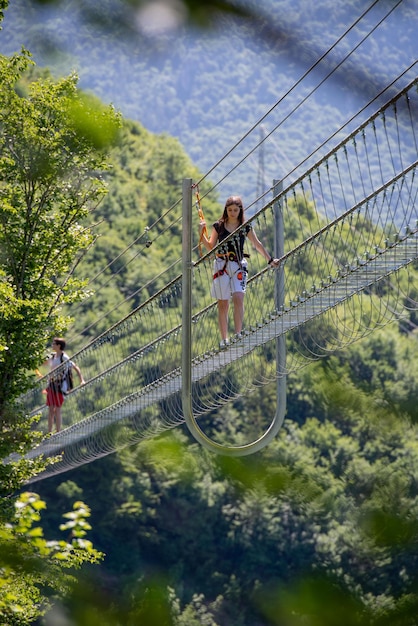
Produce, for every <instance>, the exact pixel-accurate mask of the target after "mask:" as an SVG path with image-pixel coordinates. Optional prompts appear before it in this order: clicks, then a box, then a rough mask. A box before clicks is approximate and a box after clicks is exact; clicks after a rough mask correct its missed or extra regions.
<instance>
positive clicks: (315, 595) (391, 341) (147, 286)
mask: <svg viewBox="0 0 418 626" xmlns="http://www.w3.org/2000/svg"><path fill="white" fill-rule="evenodd" d="M13 4H15V5H16V7H17V13H14V17H13V20H16V21H13V24H14V27H13V29H10V27H9V26H8V23H7V19H6V20H5V24H4V31H3V32H2V33H1V34H0V40H1V41H2V46H0V50H2V51H4V49H5V48H6V47H7V48H8V51H11V50H10V48H13V49H18V48H19V47H20V45H21V44H22V43H23V42H24V41H25V38H24V36H23V33H24V32H26V31H27V32H28V33H30V34H31V35H34V34H36V33H37V32H38V29H40V28H41V27H40V23H39V22H38V9H37V8H36V5H34V4H33V3H28V2H25V3H23V2H21V1H20V0H19V2H18V1H16V3H13ZM276 4H277V3H276ZM362 4H363V3H361V2H360V1H358V2H355V3H335V2H331V1H329V2H328V1H327V2H321V3H308V2H306V3H305V2H304V3H295V2H293V1H292V0H288V1H286V2H283V3H281V4H280V6H281V9H282V13H283V15H284V19H286V24H287V25H290V26H291V27H292V29H294V30H293V31H292V32H293V34H294V39H293V43H292V45H291V46H290V47H289V52H287V53H286V54H285V53H284V51H283V48H282V47H281V46H280V42H279V41H278V42H277V48H276V47H275V45H274V42H272V40H271V39H269V38H267V37H266V38H265V39H264V38H263V39H262V41H261V42H260V41H258V43H256V42H255V41H254V39H253V33H252V31H251V29H249V26H248V25H247V26H245V25H243V24H239V25H235V26H234V27H232V26H231V25H230V24H229V28H228V30H227V31H226V32H223V34H222V37H221V38H220V39H219V40H217V41H216V42H214V39H213V35H212V34H211V33H210V32H209V33H206V34H205V35H203V34H202V33H199V35H198V36H197V37H196V36H194V37H192V36H191V35H186V34H184V37H179V38H178V40H177V41H176V45H175V46H173V47H172V54H171V55H170V56H167V55H165V54H164V53H163V51H162V50H161V55H155V50H152V49H151V47H150V49H149V51H148V52H147V51H144V49H143V48H141V50H140V51H138V54H137V55H135V54H134V53H133V52H132V41H129V40H128V39H127V38H126V39H124V38H123V37H122V33H121V32H117V33H116V37H115V36H114V35H112V36H110V34H108V35H107V36H106V37H105V36H103V37H101V38H96V37H95V34H94V33H95V31H94V30H90V28H91V26H90V27H89V26H88V25H86V24H83V23H79V22H77V21H76V22H75V24H76V27H77V28H78V29H79V30H80V32H81V33H82V34H83V38H82V39H79V38H78V37H77V36H76V33H75V30H74V28H75V26H74V24H73V22H72V21H71V20H70V21H66V20H67V18H68V16H69V15H70V14H73V15H74V16H76V12H75V4H74V3H67V4H66V6H65V7H64V8H63V9H62V11H63V13H62V15H61V18H59V17H57V16H56V15H55V14H54V16H53V18H51V14H50V13H49V11H48V10H42V13H41V17H42V21H44V22H45V23H46V24H47V26H48V28H49V29H51V32H52V33H53V35H54V37H55V36H58V39H59V42H58V43H60V44H62V43H63V42H64V39H66V40H67V42H70V43H71V47H72V52H73V53H74V55H75V56H74V58H77V59H81V58H83V63H84V64H83V66H82V68H81V71H80V74H81V78H82V85H83V86H84V87H88V88H91V89H94V91H96V93H97V94H99V95H100V96H101V97H102V98H103V99H104V100H105V101H113V102H115V104H116V105H117V106H118V107H120V108H121V109H123V112H124V115H125V119H124V121H123V127H122V130H121V135H120V140H119V145H118V146H117V147H116V148H115V149H114V150H113V152H112V154H111V157H110V168H109V171H108V173H107V174H106V183H107V185H108V195H107V196H106V198H105V199H104V200H103V201H102V203H101V204H100V205H99V206H98V208H97V209H96V210H95V211H94V213H93V214H92V216H91V219H92V220H93V221H94V222H96V224H97V225H96V227H95V229H94V230H95V233H96V235H97V240H96V243H95V245H94V246H93V247H91V248H90V249H89V250H88V252H87V254H86V255H85V256H84V258H83V259H82V260H80V262H79V263H78V264H77V267H76V275H77V276H78V277H80V278H84V279H88V280H89V284H88V286H87V288H88V289H90V290H91V292H92V293H91V295H90V296H89V297H87V298H86V299H85V300H84V302H82V303H81V304H77V303H75V304H73V305H71V306H68V307H67V309H66V313H68V315H69V316H71V317H72V318H73V319H74V322H72V323H71V324H70V325H69V328H68V335H67V338H68V341H69V352H70V353H73V352H76V350H77V349H78V348H79V347H81V346H82V345H84V344H85V343H87V342H88V341H89V340H90V339H91V338H92V337H96V336H98V335H99V334H100V333H101V332H102V331H104V330H105V329H106V328H108V327H109V326H111V325H112V324H113V323H115V322H116V321H117V320H119V319H121V318H122V317H123V316H124V315H126V314H127V313H128V312H129V311H131V310H132V309H133V308H134V307H136V306H138V304H140V303H141V302H143V301H144V300H145V299H146V298H147V297H148V295H150V294H151V293H154V292H155V291H156V290H157V289H158V288H159V287H160V286H161V285H163V284H165V283H166V282H167V281H168V280H169V279H171V278H172V277H173V276H175V275H177V274H178V273H179V272H180V268H179V266H178V263H177V261H178V259H179V258H180V254H181V222H180V220H179V217H180V207H178V209H177V210H173V211H170V212H168V209H169V208H171V207H172V206H173V205H174V204H175V203H176V202H177V201H178V198H179V197H180V192H181V181H182V179H183V178H185V177H191V178H192V179H193V180H196V179H198V178H199V176H200V174H201V172H202V171H204V170H205V169H206V168H207V167H209V166H210V165H211V164H212V163H213V162H214V161H215V160H216V159H217V158H219V156H220V155H221V154H223V152H224V151H225V150H226V149H228V147H229V146H230V145H231V143H233V141H235V140H236V139H237V137H239V136H240V134H241V133H242V132H245V130H246V129H247V128H248V127H249V126H250V125H251V124H252V122H253V120H254V119H255V118H257V117H258V116H259V115H260V114H262V113H264V110H265V107H266V106H270V105H271V104H272V103H273V102H275V101H276V99H277V96H278V93H284V91H285V90H286V89H287V88H289V87H290V86H291V85H292V84H293V81H294V79H295V76H296V75H299V74H300V73H301V71H302V65H301V61H300V59H305V61H306V63H307V64H308V65H309V64H310V63H311V62H312V61H313V60H314V58H315V55H316V53H317V52H318V51H319V50H320V49H322V46H323V45H329V43H330V42H331V41H332V40H333V38H335V34H336V31H334V33H331V29H330V30H329V31H325V30H324V24H325V23H326V22H329V24H333V25H337V26H338V29H339V30H340V31H341V30H343V29H344V28H345V23H346V22H347V20H348V19H349V18H350V17H351V18H352V13H351V12H350V7H351V8H352V7H353V6H356V7H357V8H359V7H360V6H362ZM273 5H274V6H275V3H272V4H271V5H270V6H273ZM383 5H386V3H381V6H383ZM414 6H415V3H414V2H411V3H408V2H405V3H404V6H403V8H402V11H401V15H402V20H401V21H400V22H399V30H397V31H396V35H395V34H394V33H393V32H392V31H390V32H387V29H385V28H386V27H383V31H384V38H383V39H379V40H377V41H379V42H380V44H381V46H380V48H379V55H378V56H379V64H378V65H377V66H376V67H373V68H372V66H371V65H370V64H369V63H368V52H367V51H366V50H362V51H361V54H360V56H359V57H358V58H356V60H355V63H354V61H353V65H352V66H350V68H351V70H352V73H349V72H347V73H344V74H341V75H340V79H339V80H338V81H336V82H333V83H332V86H333V89H332V90H330V91H329V92H328V91H323V92H322V93H321V95H319V94H318V96H317V97H315V100H314V104H312V106H310V107H309V110H308V109H304V112H303V113H301V115H300V117H298V118H297V119H298V123H297V124H296V118H293V121H292V124H291V125H290V126H288V127H286V128H284V129H283V131H282V132H281V135H280V139H279V141H278V145H279V148H280V150H279V154H280V155H283V154H284V153H286V157H283V156H281V157H280V158H282V159H284V158H286V159H290V163H292V162H294V163H296V162H297V161H298V160H299V159H300V158H301V156H304V155H305V154H306V153H307V152H309V151H310V150H311V147H312V146H313V145H316V144H317V143H319V142H320V141H321V139H322V138H323V136H325V135H326V134H327V133H328V132H329V131H330V130H331V129H336V128H338V126H339V124H340V123H341V120H342V119H343V118H345V117H346V115H348V114H349V112H350V111H351V110H352V109H353V108H354V109H355V110H357V108H358V102H359V101H358V96H359V94H365V98H368V97H369V96H370V95H371V94H372V93H374V92H373V89H372V87H374V89H377V88H378V86H379V85H380V84H381V81H383V82H385V80H387V78H388V75H389V74H391V73H392V74H394V73H396V72H397V71H398V69H399V66H400V65H401V64H402V63H404V64H405V63H406V62H407V59H409V58H410V57H411V55H413V54H415V51H414V46H415V45H416V43H415V36H413V35H412V33H413V32H414V29H415V24H416V19H417V14H416V12H414V11H413V8H414ZM11 8H12V7H11ZM35 17H36V19H35ZM51 20H52V21H51ZM57 20H58V21H57ZM59 20H62V22H60V21H59ZM278 20H279V18H278ZM28 23H31V24H32V28H28ZM242 29H243V30H242ZM246 29H247V30H246ZM243 33H244V35H243ZM57 34H58V35H57ZM246 34H248V36H246ZM195 35H196V34H195ZM32 41H33V42H35V43H36V38H35V39H33V40H32ZM377 41H374V42H373V43H371V44H370V46H371V48H373V49H374V47H376V46H378V43H377ZM389 41H390V42H391V45H390V46H388V42H389ZM43 43H44V44H46V43H51V41H50V42H46V40H45V39H44V40H43ZM6 44H7V45H6ZM26 45H27V46H28V47H29V48H30V49H33V51H34V52H35V53H36V54H38V52H37V49H36V46H31V44H30V41H29V40H27V41H26ZM161 45H162V44H161ZM3 46H4V47H3ZM381 50H384V52H385V54H381ZM44 51H45V49H44ZM369 51H370V50H369ZM39 54H40V52H39ZM273 56H275V57H276V58H275V59H274V60H273ZM373 58H375V57H373ZM252 60H253V61H254V64H253V63H252V62H251V61H252ZM68 62H69V61H68V60H65V63H64V65H66V64H68ZM208 68H209V69H210V68H212V70H213V71H212V72H210V71H209V69H208ZM358 68H361V70H360V73H359V71H358ZM282 77H283V78H282ZM281 80H283V84H281ZM133 85H134V87H133ZM336 85H337V87H336ZM370 89H371V91H370ZM307 91H308V89H307V88H306V89H305V90H304V93H307ZM293 104H294V103H293ZM289 107H290V108H291V107H292V105H289ZM279 118H280V115H279ZM279 118H278V119H279ZM276 121H277V120H276ZM265 157H266V161H267V162H266V170H268V174H269V176H270V175H271V176H273V175H275V172H276V171H277V167H279V169H280V168H282V164H280V163H279V165H278V161H277V155H276V154H274V155H273V153H270V155H269V154H268V153H266V154H265ZM258 165H259V163H258V161H257V158H256V159H255V161H253V163H252V168H253V174H252V175H251V176H248V173H247V174H246V175H245V177H243V175H242V174H241V173H239V174H238V175H237V178H236V179H234V181H233V182H231V183H230V182H228V184H231V185H232V184H235V183H236V184H237V186H238V187H239V188H240V191H241V190H244V191H245V190H247V191H248V193H249V194H250V193H252V192H253V191H254V187H255V184H256V183H255V181H256V178H257V177H256V170H257V168H258ZM283 167H284V166H283ZM286 167H289V163H288V164H287V166H286ZM244 178H245V180H244ZM210 184H211V183H210V181H209V180H208V181H205V182H204V184H203V186H202V189H201V191H202V193H205V191H207V190H208V189H209V188H210ZM234 191H235V189H234ZM224 199H225V194H224V190H215V191H213V192H211V193H210V195H209V196H208V197H206V198H205V206H204V208H205V214H206V217H207V220H208V222H210V221H211V220H212V219H213V218H215V217H217V216H218V215H219V212H220V207H221V206H222V205H223V200H224ZM303 208H304V209H306V208H309V207H306V206H305V205H303ZM196 224H197V221H196ZM301 224H302V225H303V211H301V215H300V221H299V224H298V225H301ZM286 233H287V236H288V240H287V245H289V246H290V245H291V244H292V242H294V240H293V239H292V231H291V229H288V230H287V231H286ZM196 235H197V230H196ZM341 245H344V242H341ZM76 261H77V260H76ZM415 270H416V271H418V268H414V269H412V270H411V274H410V275H409V278H408V277H407V276H405V281H406V280H410V281H411V284H414V283H416V274H415V273H414V271H415ZM300 271H301V272H303V271H304V270H303V268H301V269H300ZM400 284H401V285H402V282H401V281H400ZM383 288H384V286H383ZM405 291H406V289H405ZM408 291H409V289H408ZM355 306H356V305H353V307H355ZM353 310H354V312H355V313H356V314H357V315H358V317H356V316H354V317H355V319H358V320H361V319H362V316H365V317H366V316H367V315H368V312H367V311H365V310H360V308H358V309H355V308H353ZM416 324H417V315H416V312H414V311H413V310H411V311H410V312H409V313H405V316H404V318H403V319H399V320H397V321H395V322H394V323H393V324H392V325H390V326H387V327H384V328H382V329H378V330H376V331H375V332H374V333H372V334H371V335H369V336H367V337H365V338H364V339H363V340H362V341H361V342H358V343H356V344H354V345H352V346H351V347H350V348H347V349H346V350H344V351H336V352H335V353H334V354H327V355H323V357H322V358H321V360H319V361H316V362H313V363H311V364H310V365H309V366H308V367H306V368H304V369H302V370H299V371H298V372H293V373H292V374H291V375H290V376H289V377H288V381H287V390H288V398H287V415H286V420H285V423H284V426H283V428H282V430H281V432H280V433H279V436H278V437H277V439H276V440H275V441H274V442H273V443H272V444H271V445H270V446H269V447H268V448H267V449H265V450H264V451H262V452H259V453H257V454H256V455H254V456H252V457H249V458H245V459H230V458H225V457H221V456H219V457H217V456H214V455H211V454H210V453H208V452H207V451H206V450H205V449H203V448H202V447H200V446H199V445H198V444H196V443H195V442H194V441H193V440H191V438H190V436H189V434H188V432H187V431H186V429H185V428H183V427H181V426H179V427H177V428H176V429H174V431H173V432H171V433H169V434H167V435H164V436H162V437H159V438H155V439H153V440H151V441H147V442H143V443H141V444H139V445H137V446H132V447H129V448H125V449H123V450H121V451H119V452H118V453H116V454H112V455H110V456H108V457H105V458H103V459H100V460H96V461H95V462H93V463H91V464H88V465H86V466H84V467H81V468H79V469H77V470H73V471H71V472H68V473H66V474H64V475H60V476H58V477H54V478H49V479H48V480H43V481H40V482H38V483H34V484H33V485H32V486H31V488H33V490H34V491H36V492H38V493H39V494H40V495H41V496H42V497H43V498H45V500H46V503H47V507H48V508H47V512H46V515H44V516H43V526H44V530H45V535H46V536H51V534H54V533H55V529H56V528H57V524H58V523H59V521H61V515H62V513H63V511H67V510H68V509H69V507H71V506H72V504H73V502H74V500H80V499H83V500H84V501H85V502H87V503H88V505H89V506H90V507H91V510H92V517H91V523H92V526H93V532H92V533H91V534H90V535H89V536H90V537H91V538H92V540H93V542H94V545H95V547H96V548H97V549H98V550H102V551H103V552H105V553H106V558H105V560H104V562H103V564H102V565H100V566H97V565H95V566H94V567H92V569H91V571H90V572H89V575H88V576H86V577H83V578H80V579H79V582H80V584H79V586H78V587H76V591H75V593H74V596H73V597H72V598H70V599H68V600H67V601H66V605H65V606H61V605H59V604H57V605H56V607H55V608H54V612H53V614H50V615H49V616H47V617H46V620H45V622H44V623H43V624H42V626H44V624H45V626H55V625H56V624H57V623H64V624H66V623H76V624H77V626H95V625H96V624H97V625H99V624H100V626H102V625H104V624H106V625H108V626H139V625H141V626H145V625H146V626H154V625H155V626H166V625H169V626H290V625H291V626H302V624H303V625H305V624H308V625H309V626H416V615H417V614H418V587H417V575H416V572H417V566H418V549H417V546H418V542H417V537H418V531H417V529H418V497H417V496H418V489H417V485H418V432H417V423H418V413H417V406H418V382H417V380H418V377H417V372H418V343H417V330H416ZM53 331H54V329H51V332H53ZM289 347H290V348H291V347H292V344H291V343H290V346H289ZM276 404H277V398H276V389H275V386H274V385H270V386H266V387H263V388H261V389H257V390H254V391H253V392H252V393H251V394H246V395H244V396H242V397H239V398H236V399H235V400H234V401H233V402H231V403H230V404H228V405H227V406H226V407H224V408H223V409H222V410H221V411H218V412H215V411H213V412H211V413H210V414H209V415H207V416H205V420H206V424H207V425H208V427H209V428H210V427H211V426H216V423H217V420H219V421H222V422H223V423H224V424H226V425H227V427H228V428H229V432H230V433H231V434H236V433H238V434H239V433H242V432H243V431H244V432H245V431H246V427H247V425H248V424H249V425H250V427H253V426H255V425H257V424H258V423H259V422H262V421H263V420H264V419H265V417H266V415H267V416H268V415H273V414H274V411H275V408H276ZM67 532H68V531H67ZM67 610H68V614H67ZM68 615H71V617H68ZM48 620H49V621H48Z"/></svg>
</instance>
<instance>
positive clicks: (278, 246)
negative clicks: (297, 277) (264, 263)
mask: <svg viewBox="0 0 418 626" xmlns="http://www.w3.org/2000/svg"><path fill="white" fill-rule="evenodd" d="M281 191H283V182H282V181H279V180H273V197H274V198H276V197H277V196H278V195H279V193H280V192H281ZM273 210H274V256H275V257H276V258H277V259H281V258H282V257H283V256H284V219H283V205H282V203H281V200H280V199H279V200H276V202H275V203H274V205H273ZM284 300H285V284H284V264H283V263H282V264H281V265H280V267H279V268H278V269H277V271H276V280H275V283H274V303H275V307H276V310H277V311H280V310H281V308H282V307H283V306H284ZM276 364H277V388H276V393H277V411H278V413H280V416H281V418H280V419H281V420H282V421H283V419H284V416H285V413H286V374H285V372H286V337H285V335H284V334H283V333H282V334H281V335H279V336H278V337H277V339H276Z"/></svg>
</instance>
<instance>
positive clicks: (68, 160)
mask: <svg viewBox="0 0 418 626" xmlns="http://www.w3.org/2000/svg"><path fill="white" fill-rule="evenodd" d="M30 65H31V60H30V55H29V53H28V52H26V51H23V52H22V54H19V55H14V56H13V57H11V58H7V57H1V58H0V84H1V91H0V199H1V205H0V293H1V296H2V297H1V302H2V304H1V312H2V315H1V318H0V379H1V386H0V423H1V427H2V435H3V436H2V440H3V442H2V453H3V457H4V456H6V455H7V453H11V452H21V451H22V449H21V445H26V444H28V443H29V444H30V442H31V437H30V436H29V437H28V433H30V432H31V431H30V429H31V426H32V424H31V422H30V421H28V420H27V419H26V418H25V417H24V416H23V415H21V414H20V413H19V410H18V408H17V405H16V404H15V400H16V398H17V397H18V396H20V395H21V394H22V392H23V391H25V390H26V389H28V387H29V386H30V385H31V381H32V380H33V375H32V374H31V372H33V371H34V369H35V368H36V366H37V365H38V364H39V363H40V362H42V361H43V360H44V358H45V355H44V351H45V346H46V345H47V343H48V342H49V339H50V336H51V335H52V334H61V333H62V332H63V330H64V329H65V327H66V325H67V323H68V319H67V318H66V317H65V316H63V315H62V312H61V307H62V306H63V305H64V304H65V303H67V302H73V301H74V300H77V299H80V298H82V297H83V281H82V280H79V279H75V278H74V277H73V271H74V268H75V267H76V265H77V264H78V263H79V261H80V258H81V257H82V255H83V253H84V251H85V250H86V249H87V248H88V247H89V246H90V245H91V243H92V241H93V240H94V235H93V230H92V226H91V224H90V223H89V219H88V218H89V213H90V212H91V211H93V210H94V208H95V207H96V206H97V205H98V203H99V202H100V200H101V199H102V198H103V196H104V194H105V193H106V186H105V184H104V182H103V180H102V177H101V175H100V172H101V171H102V170H104V169H105V167H106V166H107V160H106V147H107V146H109V144H110V142H111V141H114V140H115V139H116V137H117V129H118V126H119V116H118V115H117V114H116V112H115V111H114V110H113V109H112V108H111V107H103V106H99V105H98V103H97V102H95V101H94V100H92V99H91V98H88V97H85V96H83V94H81V93H79V92H78V91H77V77H76V76H75V75H72V76H69V77H68V78H63V79H61V80H59V81H57V82H54V81H53V80H52V79H51V78H48V77H47V78H40V79H38V80H32V81H31V82H29V81H28V80H27V78H26V72H27V70H28V68H29V67H30ZM7 448H8V449H7ZM2 473H3V478H4V474H5V472H4V470H3V472H2ZM4 489H6V490H7V486H6V485H5V483H4V480H3V481H2V490H4Z"/></svg>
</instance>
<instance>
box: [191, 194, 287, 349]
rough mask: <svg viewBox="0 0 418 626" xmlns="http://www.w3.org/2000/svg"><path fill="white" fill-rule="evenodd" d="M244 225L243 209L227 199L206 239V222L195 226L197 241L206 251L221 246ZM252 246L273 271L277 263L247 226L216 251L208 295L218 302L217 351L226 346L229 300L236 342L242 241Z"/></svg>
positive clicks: (243, 270)
mask: <svg viewBox="0 0 418 626" xmlns="http://www.w3.org/2000/svg"><path fill="white" fill-rule="evenodd" d="M243 224H244V208H243V204H242V200H241V197H240V196H230V197H229V198H228V199H227V201H226V203H225V208H224V212H223V214H222V217H221V218H220V219H219V220H218V221H217V222H215V223H214V224H213V227H212V232H211V235H210V237H209V238H208V237H207V236H206V234H205V233H206V222H205V220H203V219H202V220H201V221H200V224H199V234H200V239H201V241H202V243H203V245H204V246H205V248H206V249H207V250H208V251H211V250H212V249H213V248H214V247H215V246H216V245H217V244H218V243H221V242H222V241H223V240H224V239H226V238H227V237H228V236H229V235H230V234H231V233H233V232H234V231H236V230H238V229H239V228H240V227H241V226H242V225H243ZM246 237H248V239H249V240H250V241H251V243H252V244H253V246H254V248H255V249H256V250H257V252H258V253H259V254H261V255H262V256H263V257H264V258H265V259H266V261H267V263H268V264H269V265H272V266H274V267H277V266H278V265H279V259H274V258H273V257H272V256H271V255H270V254H269V253H268V252H267V250H266V249H265V247H264V246H263V244H262V243H261V241H260V240H259V239H258V237H257V235H256V234H255V232H254V229H253V227H252V226H251V225H250V224H247V225H245V226H244V228H242V229H241V230H240V231H239V233H238V234H237V236H236V237H232V238H231V239H230V240H229V241H228V242H227V243H226V244H225V250H222V249H220V250H219V252H218V253H217V255H216V259H215V262H214V270H213V283H212V290H211V295H212V296H213V297H214V298H216V299H217V300H218V323H219V331H220V334H221V342H220V348H221V350H225V349H226V348H227V347H228V345H229V339H228V311H229V302H230V300H231V298H232V302H233V305H234V328H235V334H236V337H237V338H240V337H241V331H242V325H243V320H244V294H245V289H246V286H247V273H248V270H247V260H246V258H245V257H246V256H247V255H245V254H244V243H245V238H246Z"/></svg>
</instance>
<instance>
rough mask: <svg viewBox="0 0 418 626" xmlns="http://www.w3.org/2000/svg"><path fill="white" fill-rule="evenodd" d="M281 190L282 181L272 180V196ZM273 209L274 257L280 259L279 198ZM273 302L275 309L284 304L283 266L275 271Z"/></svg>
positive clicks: (280, 225)
mask: <svg viewBox="0 0 418 626" xmlns="http://www.w3.org/2000/svg"><path fill="white" fill-rule="evenodd" d="M281 191H283V182H282V181H281V180H273V197H274V198H276V196H278V195H279V193H280V192H281ZM273 210H274V255H273V256H274V257H275V258H276V259H280V258H281V257H282V256H283V255H284V222H283V207H282V203H281V201H280V200H277V201H276V202H275V203H274V205H273ZM274 304H275V306H276V309H277V310H280V307H282V306H283V305H284V267H283V266H280V267H279V269H278V270H277V273H276V281H275V285H274Z"/></svg>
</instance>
